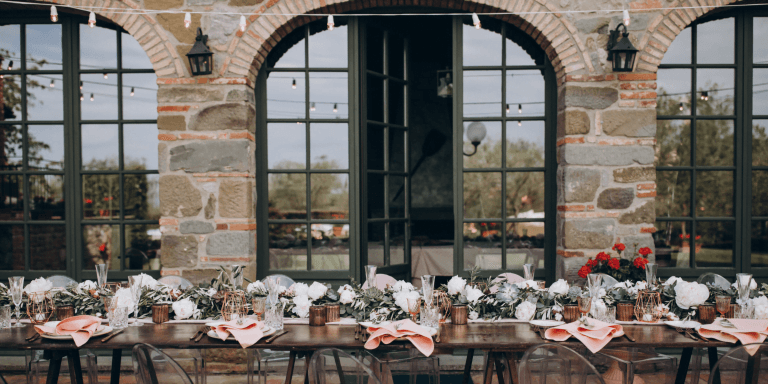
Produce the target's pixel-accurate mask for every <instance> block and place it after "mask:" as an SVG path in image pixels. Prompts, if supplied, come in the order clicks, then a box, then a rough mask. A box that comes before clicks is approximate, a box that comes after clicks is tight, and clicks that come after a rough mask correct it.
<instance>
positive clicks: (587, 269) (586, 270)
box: [579, 265, 592, 279]
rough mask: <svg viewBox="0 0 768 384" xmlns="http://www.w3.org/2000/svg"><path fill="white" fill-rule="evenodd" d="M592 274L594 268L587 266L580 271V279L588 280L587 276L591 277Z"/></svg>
mask: <svg viewBox="0 0 768 384" xmlns="http://www.w3.org/2000/svg"><path fill="white" fill-rule="evenodd" d="M590 273H592V268H590V267H588V266H586V265H585V266H583V267H581V269H579V277H581V278H582V279H586V278H587V275H589V274H590Z"/></svg>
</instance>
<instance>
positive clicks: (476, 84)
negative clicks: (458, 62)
mask: <svg viewBox="0 0 768 384" xmlns="http://www.w3.org/2000/svg"><path fill="white" fill-rule="evenodd" d="M500 115H501V72H500V71H464V117H465V118H471V117H485V116H500Z"/></svg>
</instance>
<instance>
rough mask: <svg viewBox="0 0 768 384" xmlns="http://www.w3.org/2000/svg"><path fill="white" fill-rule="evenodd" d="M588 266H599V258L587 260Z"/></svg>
mask: <svg viewBox="0 0 768 384" xmlns="http://www.w3.org/2000/svg"><path fill="white" fill-rule="evenodd" d="M587 266H588V267H590V268H594V267H597V260H595V259H589V260H587Z"/></svg>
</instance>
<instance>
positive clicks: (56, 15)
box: [51, 5, 59, 23]
mask: <svg viewBox="0 0 768 384" xmlns="http://www.w3.org/2000/svg"><path fill="white" fill-rule="evenodd" d="M51 21H52V22H54V23H55V22H57V21H59V12H57V11H56V6H55V5H51Z"/></svg>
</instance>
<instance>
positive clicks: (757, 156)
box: [752, 120, 768, 166]
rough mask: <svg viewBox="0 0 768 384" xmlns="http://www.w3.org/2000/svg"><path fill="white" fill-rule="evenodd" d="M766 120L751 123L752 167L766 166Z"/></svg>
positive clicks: (767, 133) (767, 153) (767, 158)
mask: <svg viewBox="0 0 768 384" xmlns="http://www.w3.org/2000/svg"><path fill="white" fill-rule="evenodd" d="M766 127H768V120H754V121H752V165H757V166H768V131H766Z"/></svg>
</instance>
